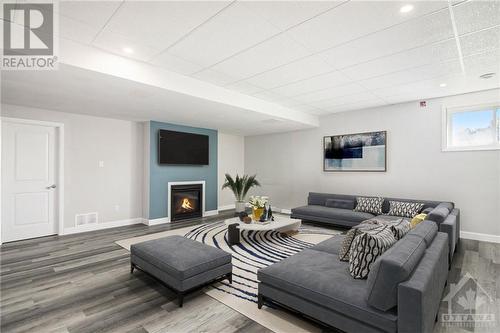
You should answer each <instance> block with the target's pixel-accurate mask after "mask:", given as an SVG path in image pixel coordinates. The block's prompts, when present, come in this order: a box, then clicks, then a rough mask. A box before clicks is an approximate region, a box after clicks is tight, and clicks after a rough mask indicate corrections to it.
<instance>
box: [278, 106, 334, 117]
mask: <svg viewBox="0 0 500 333" xmlns="http://www.w3.org/2000/svg"><path fill="white" fill-rule="evenodd" d="M280 104H281V103H280ZM291 108H292V109H294V110H297V111H302V112H306V113H309V114H315V115H319V114H323V113H324V112H325V111H324V110H321V109H319V108H317V107H314V106H311V105H307V104H300V105H295V106H293V107H291Z"/></svg>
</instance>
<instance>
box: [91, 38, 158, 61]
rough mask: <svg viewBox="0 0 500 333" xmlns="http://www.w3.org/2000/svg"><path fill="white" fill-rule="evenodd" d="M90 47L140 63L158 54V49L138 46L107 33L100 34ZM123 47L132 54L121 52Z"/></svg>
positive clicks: (127, 39)
mask: <svg viewBox="0 0 500 333" xmlns="http://www.w3.org/2000/svg"><path fill="white" fill-rule="evenodd" d="M92 45H93V46H96V47H98V48H100V49H103V50H105V51H108V52H111V53H114V54H118V55H121V56H124V57H128V58H132V59H136V60H141V61H148V60H150V59H151V57H153V56H154V55H156V54H158V53H159V52H160V50H158V49H155V48H152V47H150V46H148V45H144V44H139V43H137V42H136V41H133V40H130V39H129V38H126V37H124V36H122V35H120V34H117V33H113V32H109V31H107V32H101V33H100V34H99V35H98V36H97V38H96V39H95V40H94V42H93V43H92ZM125 47H127V48H131V49H132V50H133V53H125V52H124V51H123V48H125Z"/></svg>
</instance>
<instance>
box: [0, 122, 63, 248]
mask: <svg viewBox="0 0 500 333" xmlns="http://www.w3.org/2000/svg"><path fill="white" fill-rule="evenodd" d="M58 129H59V131H60V128H59V127H58V126H57V125H54V124H51V123H43V122H36V121H23V120H19V121H16V120H11V119H10V118H4V119H2V232H1V235H2V242H9V241H15V240H21V239H28V238H34V237H41V236H47V235H53V234H57V233H58V231H59V227H58V224H59V223H58V221H59V218H58V217H59V216H58V215H59V207H58V205H59V198H60V189H59V188H58V186H59V185H61V186H62V184H58V182H59V177H58V176H59V175H58V172H59V168H58V166H59V163H58V162H59V160H58V156H57V155H58V151H59V149H58V148H59V147H58V145H60V139H61V138H60V136H59V135H58Z"/></svg>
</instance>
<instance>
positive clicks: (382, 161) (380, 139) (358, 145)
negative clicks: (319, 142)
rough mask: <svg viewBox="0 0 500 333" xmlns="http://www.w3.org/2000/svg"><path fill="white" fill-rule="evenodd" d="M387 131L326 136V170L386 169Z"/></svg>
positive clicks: (324, 150)
mask: <svg viewBox="0 0 500 333" xmlns="http://www.w3.org/2000/svg"><path fill="white" fill-rule="evenodd" d="M386 155H387V132H386V131H380V132H368V133H356V134H345V135H333V136H325V137H324V138H323V170H324V171H386V170H387V163H386V157H387V156H386Z"/></svg>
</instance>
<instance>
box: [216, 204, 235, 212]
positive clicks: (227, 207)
mask: <svg viewBox="0 0 500 333" xmlns="http://www.w3.org/2000/svg"><path fill="white" fill-rule="evenodd" d="M229 209H234V204H232V205H224V206H219V207H218V208H217V210H218V211H221V210H229Z"/></svg>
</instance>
